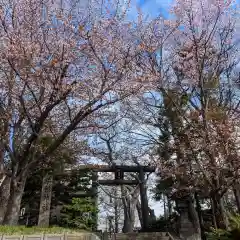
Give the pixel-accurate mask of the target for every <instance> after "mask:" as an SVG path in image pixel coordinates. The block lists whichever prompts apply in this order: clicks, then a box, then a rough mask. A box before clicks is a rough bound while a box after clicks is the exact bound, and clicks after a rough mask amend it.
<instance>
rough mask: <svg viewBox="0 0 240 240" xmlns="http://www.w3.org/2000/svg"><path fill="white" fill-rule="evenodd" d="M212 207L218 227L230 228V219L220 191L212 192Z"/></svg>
mask: <svg viewBox="0 0 240 240" xmlns="http://www.w3.org/2000/svg"><path fill="white" fill-rule="evenodd" d="M212 209H213V214H214V218H215V221H216V227H217V228H221V229H227V228H228V219H227V216H226V214H225V208H224V206H223V202H222V198H221V196H220V195H219V194H218V193H214V194H212Z"/></svg>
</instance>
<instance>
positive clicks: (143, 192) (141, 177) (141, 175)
mask: <svg viewBox="0 0 240 240" xmlns="http://www.w3.org/2000/svg"><path fill="white" fill-rule="evenodd" d="M144 175H145V174H144V170H143V168H141V169H140V171H139V185H140V197H141V210H142V221H143V226H142V231H147V228H148V200H147V190H146V185H145V176H144Z"/></svg>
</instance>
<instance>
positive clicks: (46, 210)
mask: <svg viewBox="0 0 240 240" xmlns="http://www.w3.org/2000/svg"><path fill="white" fill-rule="evenodd" d="M52 186H53V176H52V175H51V174H46V175H45V176H44V177H43V182H42V192H41V201H40V208H39V217H38V226H39V227H48V226H49V218H50V210H51V199H52Z"/></svg>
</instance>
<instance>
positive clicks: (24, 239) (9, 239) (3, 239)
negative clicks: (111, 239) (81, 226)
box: [0, 233, 100, 240]
mask: <svg viewBox="0 0 240 240" xmlns="http://www.w3.org/2000/svg"><path fill="white" fill-rule="evenodd" d="M0 240H100V238H99V237H98V236H97V235H95V234H93V233H81V234H77V235H76V234H36V235H16V236H14V235H2V236H1V235H0Z"/></svg>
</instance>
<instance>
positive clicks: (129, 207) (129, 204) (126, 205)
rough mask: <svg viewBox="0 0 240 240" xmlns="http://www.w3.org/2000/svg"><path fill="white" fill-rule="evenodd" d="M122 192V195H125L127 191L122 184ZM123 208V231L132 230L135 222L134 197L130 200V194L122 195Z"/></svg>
mask: <svg viewBox="0 0 240 240" xmlns="http://www.w3.org/2000/svg"><path fill="white" fill-rule="evenodd" d="M122 194H123V195H124V196H126V195H127V191H126V189H125V187H124V186H122ZM122 201H123V210H124V224H123V229H122V231H123V233H128V232H132V231H133V228H134V223H135V206H136V201H137V199H136V198H133V201H131V199H130V196H127V197H123V198H122Z"/></svg>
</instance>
